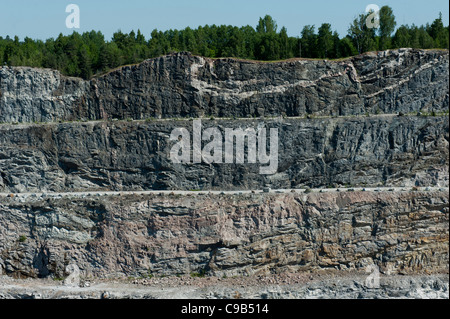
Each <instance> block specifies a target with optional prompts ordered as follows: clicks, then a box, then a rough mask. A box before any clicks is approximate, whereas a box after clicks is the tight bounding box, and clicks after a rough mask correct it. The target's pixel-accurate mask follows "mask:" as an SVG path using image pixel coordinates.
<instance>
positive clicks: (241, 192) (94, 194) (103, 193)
mask: <svg viewBox="0 0 450 319" xmlns="http://www.w3.org/2000/svg"><path fill="white" fill-rule="evenodd" d="M352 191H355V192H358V191H359V192H409V191H441V192H448V191H449V187H436V186H430V187H355V188H321V189H308V190H306V189H270V190H269V189H265V190H233V191H220V190H219V191H217V190H214V191H213V190H211V191H196V190H191V191H180V190H164V191H161V190H150V191H92V192H65V193H52V192H41V193H0V198H5V197H11V198H20V199H29V198H46V197H48V198H55V197H58V198H77V197H79V198H86V197H99V196H127V195H161V196H170V195H182V196H186V195H200V196H201V195H208V194H210V195H244V194H262V193H264V194H289V193H304V194H306V193H336V192H352Z"/></svg>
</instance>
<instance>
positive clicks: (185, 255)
mask: <svg viewBox="0 0 450 319" xmlns="http://www.w3.org/2000/svg"><path fill="white" fill-rule="evenodd" d="M448 201H449V197H448V192H444V191H443V192H439V191H437V192H408V191H406V192H398V193H394V192H392V193H391V192H382V193H374V192H341V193H336V192H335V193H310V194H264V193H258V194H247V195H245V194H244V195H189V196H187V195H186V196H181V195H165V196H160V195H126V196H107V197H104V196H102V197H100V198H75V199H74V198H69V199H67V198H55V197H53V198H52V197H49V198H47V199H44V198H42V199H39V198H36V199H28V200H27V201H25V202H23V203H21V201H19V200H17V199H14V198H12V199H3V200H2V202H1V204H0V209H1V211H2V214H1V215H0V233H1V234H2V243H1V246H0V251H1V252H2V253H1V255H0V256H1V258H2V266H3V268H4V269H5V270H6V272H8V273H10V274H14V275H15V276H17V277H20V276H24V277H26V276H32V277H40V276H46V275H48V274H49V273H56V274H57V275H58V276H63V274H64V269H65V266H66V265H68V264H73V263H74V264H76V265H78V267H80V269H82V270H83V271H84V273H85V274H89V275H94V276H100V277H112V276H118V275H120V274H126V275H136V276H138V275H143V274H144V275H146V274H147V275H148V274H153V275H158V276H160V275H177V274H178V275H186V274H187V275H189V274H191V273H208V274H212V275H216V276H220V277H222V276H224V275H225V276H228V277H230V276H235V275H261V274H270V273H283V272H297V271H319V270H323V269H339V270H342V271H350V270H364V269H365V268H366V267H367V266H368V265H372V264H375V265H377V266H378V267H380V270H381V271H383V272H384V273H385V272H389V273H392V274H398V273H405V274H408V273H409V274H411V273H426V272H430V273H433V272H442V271H445V270H448V240H449V238H448V227H449V218H448V216H449V215H448V213H449V209H448V206H449V202H448ZM19 234H20V236H22V239H21V238H19Z"/></svg>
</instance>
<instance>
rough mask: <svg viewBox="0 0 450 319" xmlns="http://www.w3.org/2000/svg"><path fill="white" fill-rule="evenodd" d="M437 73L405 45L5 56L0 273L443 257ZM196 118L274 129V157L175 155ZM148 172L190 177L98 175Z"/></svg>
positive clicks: (432, 61) (415, 265)
mask: <svg viewBox="0 0 450 319" xmlns="http://www.w3.org/2000/svg"><path fill="white" fill-rule="evenodd" d="M448 76H449V63H448V51H446V50H413V49H400V50H392V51H385V52H378V53H367V54H364V55H361V56H357V57H353V58H348V59H344V60H339V61H324V60H300V59H299V60H289V61H283V62H274V63H262V62H253V61H243V60H236V59H207V58H203V57H197V56H192V55H190V54H188V53H177V54H173V55H169V56H165V57H160V58H156V59H152V60H147V61H144V62H143V63H141V64H139V65H134V66H126V67H123V68H120V69H117V70H114V71H112V72H110V73H108V74H106V75H103V76H100V77H96V78H94V79H92V80H90V81H85V80H82V79H77V78H69V77H65V76H63V75H61V74H60V73H59V72H57V71H53V70H41V69H33V68H25V67H15V68H9V67H3V68H0V195H1V196H0V274H2V273H3V274H7V275H8V276H14V277H17V278H24V277H33V278H38V277H39V278H41V277H42V278H45V277H52V276H53V277H58V278H59V277H64V276H67V273H66V268H67V266H68V265H76V266H77V267H78V268H79V270H80V272H81V275H82V276H98V277H115V276H129V275H131V276H143V275H148V274H152V275H156V276H161V275H173V276H174V275H189V274H192V273H195V274H205V273H206V274H210V275H214V276H219V277H222V276H235V275H236V276H241V275H260V274H270V273H282V272H312V273H314V272H318V271H321V270H327V269H333V270H337V271H342V272H346V271H358V270H359V271H361V270H362V271H364V270H365V269H366V267H367V266H368V265H376V266H377V267H379V269H380V271H381V272H382V273H392V274H419V273H420V274H428V273H435V274H437V273H442V272H444V273H445V272H448V223H449V220H448V213H449V211H448V206H449V205H448V200H449V193H448V186H449V177H448V167H449V151H448V147H449V119H448V110H449V84H448ZM418 113H420V114H418ZM199 118H201V124H202V129H203V130H207V129H212V128H217V132H219V133H221V135H225V132H226V130H227V129H233V130H237V129H242V130H244V131H245V130H249V129H255V130H260V129H261V128H267V129H268V130H269V129H271V128H272V129H277V132H278V162H277V167H276V172H275V173H274V174H267V175H264V174H260V167H261V166H264V165H262V164H261V163H249V162H248V158H249V155H248V154H246V155H244V159H245V160H247V162H245V163H244V164H238V163H228V164H219V163H211V164H208V163H205V162H201V163H194V162H192V163H189V164H186V163H174V162H173V160H172V158H171V156H170V153H171V149H172V147H173V146H174V144H175V141H171V139H170V136H171V133H172V132H173V131H174V130H175V129H177V128H183V129H186V131H187V132H188V133H189V134H190V136H193V135H194V126H193V125H194V121H193V119H199ZM205 143H207V142H206V141H203V144H202V146H204V145H205ZM236 143H237V142H236ZM258 145H259V144H258ZM193 156H194V155H193ZM357 186H358V187H360V188H362V187H366V188H373V187H383V189H384V190H383V191H382V192H375V191H373V190H367V191H361V190H359V191H355V192H354V191H352V189H350V191H348V189H349V188H353V187H357ZM306 187H309V188H312V189H315V190H314V191H313V192H312V193H308V192H307V193H299V192H298V191H297V192H293V193H283V194H281V193H277V192H272V193H261V192H259V191H258V192H255V193H254V194H239V191H240V190H262V189H269V188H272V189H299V188H306ZM417 187H420V188H421V190H420V191H417ZM427 187H431V188H433V190H428V191H427ZM325 188H345V189H344V190H343V191H341V192H338V191H334V192H323V193H321V192H319V190H318V189H325ZM389 188H392V189H391V190H389V191H388V189H389ZM151 190H157V191H160V190H170V191H171V190H182V191H190V192H186V193H185V194H182V195H175V194H168V193H165V194H158V193H154V194H148V193H147V194H145V195H140V194H137V193H136V194H132V195H122V196H120V195H119V194H116V195H111V194H110V195H107V196H98V195H100V194H98V193H97V192H100V191H102V192H104V191H118V192H123V191H135V192H137V191H151ZM198 190H202V191H206V192H207V191H212V190H215V191H219V192H220V191H235V193H233V194H222V195H220V194H218V193H216V194H206V195H202V194H195V193H196V191H198ZM73 192H92V193H89V194H87V193H84V194H75V193H73ZM1 193H3V194H1ZM63 193H73V194H72V195H67V194H66V195H67V196H66V195H65V196H62V195H63ZM6 194H11V195H9V196H6ZM447 294H448V293H447Z"/></svg>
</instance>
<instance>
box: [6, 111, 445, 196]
mask: <svg viewBox="0 0 450 319" xmlns="http://www.w3.org/2000/svg"><path fill="white" fill-rule="evenodd" d="M192 123H193V122H192V121H162V122H161V121H155V122H112V123H111V122H97V123H94V122H92V123H83V124H78V123H72V124H71V123H67V124H52V125H31V126H28V125H26V126H22V125H2V126H0V192H41V191H53V192H65V191H96V190H151V189H169V190H170V189H172V190H177V189H178V190H193V189H203V190H213V189H218V190H234V189H237V190H239V189H262V188H263V187H265V186H266V185H271V186H272V187H273V188H276V189H290V188H300V187H304V186H309V187H314V188H318V187H327V186H329V185H366V186H380V185H391V186H392V185H396V186H438V187H439V186H441V187H444V186H448V165H449V153H448V146H449V143H448V141H449V135H448V132H449V122H448V118H445V117H400V118H399V117H395V116H380V117H370V118H366V117H359V118H337V119H333V118H328V119H311V120H307V119H303V120H299V119H278V120H267V121H263V120H261V121H260V120H248V121H247V120H245V121H222V120H221V121H210V120H206V121H203V122H202V126H203V129H204V130H205V129H207V128H208V127H218V128H219V129H220V130H221V132H222V135H223V136H225V134H224V129H225V128H232V129H235V128H242V129H243V130H245V129H247V128H253V129H255V130H257V129H258V127H265V128H267V132H269V128H277V129H278V131H279V141H278V147H279V154H278V161H279V163H278V167H277V170H276V173H275V174H272V175H261V174H260V167H265V166H267V165H266V164H262V163H260V162H259V161H258V162H257V163H256V164H249V163H248V161H247V160H245V163H244V164H206V163H204V162H203V163H201V164H175V163H173V161H172V160H173V158H171V157H170V151H171V149H172V147H173V146H174V145H175V144H176V143H175V142H174V141H170V139H169V137H170V134H171V132H172V130H174V129H175V128H180V127H181V128H186V129H188V130H189V131H190V132H191V141H192ZM206 143H209V141H206V142H204V144H206ZM204 144H203V146H204ZM269 150H270V149H269ZM235 157H236V156H235Z"/></svg>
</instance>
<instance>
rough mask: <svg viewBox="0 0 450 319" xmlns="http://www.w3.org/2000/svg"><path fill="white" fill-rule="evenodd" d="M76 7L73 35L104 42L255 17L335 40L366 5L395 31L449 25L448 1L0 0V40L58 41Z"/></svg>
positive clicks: (295, 31)
mask: <svg viewBox="0 0 450 319" xmlns="http://www.w3.org/2000/svg"><path fill="white" fill-rule="evenodd" d="M71 3H74V4H77V5H78V6H79V7H80V11H81V19H80V20H81V28H80V29H77V30H76V31H78V32H84V31H90V30H96V31H101V32H103V34H104V35H105V37H106V39H108V40H109V39H110V38H111V36H112V34H113V33H114V32H115V31H117V30H119V29H121V30H122V31H123V32H129V31H131V30H133V29H134V30H135V31H136V30H137V29H140V30H141V31H142V33H143V34H144V35H145V37H146V38H149V36H150V33H151V31H152V30H153V29H155V28H156V29H158V30H167V29H183V28H185V27H187V26H190V27H192V28H196V27H198V26H199V25H202V26H203V25H206V24H216V25H221V24H226V25H235V26H243V25H251V26H253V27H255V26H256V24H257V22H258V19H259V17H263V16H264V15H266V14H270V15H271V16H272V17H273V18H274V19H275V20H276V21H277V24H278V26H279V28H281V27H282V26H285V27H287V29H288V33H289V35H291V36H297V35H299V33H300V31H301V29H302V28H303V26H304V25H307V24H314V25H316V28H317V27H318V26H320V24H322V23H324V22H327V23H331V25H332V28H333V30H337V31H338V33H339V34H340V36H343V35H345V34H347V29H348V25H349V24H350V22H351V21H352V19H353V18H354V17H355V16H356V15H357V14H359V13H362V12H364V10H365V8H366V6H367V5H369V4H377V5H378V6H379V7H381V6H383V5H389V6H390V7H392V9H393V10H394V14H395V16H396V18H397V26H399V25H401V24H409V25H411V24H413V23H414V24H416V25H421V24H426V23H427V22H430V23H431V22H432V21H433V20H434V19H435V18H436V17H437V16H438V14H439V12H442V14H443V18H444V21H445V22H444V23H445V25H448V20H449V4H448V1H447V0H427V1H423V0H391V1H381V0H342V1H332V0H317V1H311V0H309V1H301V0H297V1H293V0H227V1H216V0H209V1H206V0H189V1H182V0H170V1H152V0H147V1H144V0H127V1H118V0H91V1H88V0H68V1H65V0H0V36H3V37H5V36H6V35H9V36H14V35H18V36H19V38H20V39H23V38H24V37H25V36H29V37H31V38H33V39H47V38H50V37H57V36H58V34H59V33H63V34H70V33H72V32H73V30H74V29H67V28H66V26H65V21H66V17H67V15H68V13H66V12H65V8H66V6H67V5H68V4H71Z"/></svg>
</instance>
